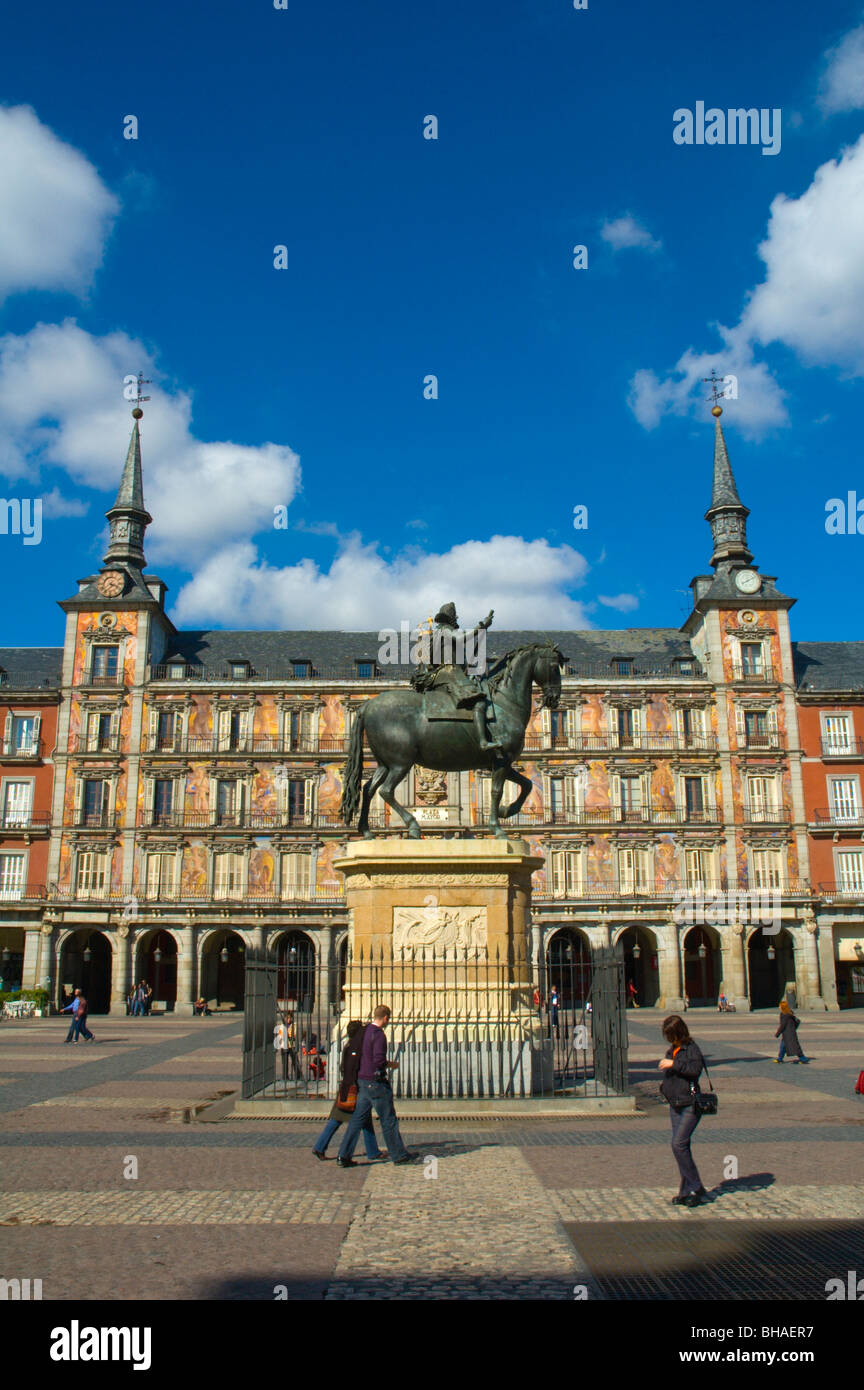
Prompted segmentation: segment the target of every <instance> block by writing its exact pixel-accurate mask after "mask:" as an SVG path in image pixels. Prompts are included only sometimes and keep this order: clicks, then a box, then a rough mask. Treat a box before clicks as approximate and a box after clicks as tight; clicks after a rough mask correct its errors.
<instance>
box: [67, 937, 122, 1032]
mask: <svg viewBox="0 0 864 1390" xmlns="http://www.w3.org/2000/svg"><path fill="white" fill-rule="evenodd" d="M57 959H58V964H59V969H58V972H57V1002H58V1005H59V1007H61V1008H62V1007H63V1006H64V1005H65V1004H68V1003H69V1002H70V1000H71V999H72V996H73V993H74V991H75V990H76V989H80V990H81V991H82V993H83V994H84V996H85V998H86V1000H87V1006H88V1010H89V1012H90V1013H91V1014H107V1013H110V1012H111V972H112V967H113V960H114V948H113V946H112V944H111V939H110V937H109V936H108V934H107V932H104V931H101V930H100V929H99V928H98V927H80V928H78V929H76V930H73V931H68V932H64V934H63V936H62V937H60V939H59V940H58V942H57Z"/></svg>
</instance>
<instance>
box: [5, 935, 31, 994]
mask: <svg viewBox="0 0 864 1390" xmlns="http://www.w3.org/2000/svg"><path fill="white" fill-rule="evenodd" d="M24 945H25V934H24V928H23V927H0V978H2V980H3V986H2V987H3V989H4V990H8V989H12V988H13V986H14V985H20V984H21V983H22V981H23V978H24Z"/></svg>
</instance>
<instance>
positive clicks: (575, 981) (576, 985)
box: [543, 923, 593, 1009]
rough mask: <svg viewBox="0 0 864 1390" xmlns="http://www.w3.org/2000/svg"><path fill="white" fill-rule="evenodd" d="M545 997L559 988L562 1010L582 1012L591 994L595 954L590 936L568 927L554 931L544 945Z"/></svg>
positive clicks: (560, 927) (549, 933)
mask: <svg viewBox="0 0 864 1390" xmlns="http://www.w3.org/2000/svg"><path fill="white" fill-rule="evenodd" d="M543 955H544V967H545V970H544V975H545V994H546V998H547V999H548V998H549V997H550V995H551V993H552V989H553V987H557V989H558V991H559V994H560V997H561V1006H562V1007H563V1008H568V1009H569V1008H581V1007H582V1005H583V1004H584V1003H585V1001H586V1000H587V998H588V995H589V992H590V990H591V978H592V973H593V969H592V959H593V956H592V951H591V942H590V940H589V939H588V936H587V934H586V933H585V932H584V931H582V930H581V929H580V928H579V927H574V926H571V925H570V924H569V923H567V924H562V925H561V926H559V927H554V928H552V929H551V930H550V931H549V932H548V934H547V936H546V940H545V942H544V952H543Z"/></svg>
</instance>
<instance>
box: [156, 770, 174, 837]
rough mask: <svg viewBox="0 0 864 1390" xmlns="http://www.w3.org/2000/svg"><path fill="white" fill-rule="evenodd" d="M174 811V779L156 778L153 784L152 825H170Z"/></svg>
mask: <svg viewBox="0 0 864 1390" xmlns="http://www.w3.org/2000/svg"><path fill="white" fill-rule="evenodd" d="M173 810H174V779H173V778H172V777H157V778H156V780H155V781H154V783H153V824H154V825H170V823H171V813H172V811H173Z"/></svg>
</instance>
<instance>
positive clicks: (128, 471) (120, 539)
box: [105, 406, 153, 570]
mask: <svg viewBox="0 0 864 1390" xmlns="http://www.w3.org/2000/svg"><path fill="white" fill-rule="evenodd" d="M143 413H144V412H143V411H142V410H141V408H140V406H136V408H135V409H134V410H133V411H132V415H133V417H134V420H135V423H134V424H133V426H132V437H131V438H130V440H129V449H128V451H127V454H126V463H125V465H124V468H123V476H122V478H121V479H120V489H119V491H118V493H117V500H116V502H115V503H114V506H113V507H112V508H111V510H110V511H108V512H106V513H105V515H106V516H107V518H108V521H109V523H110V526H111V533H110V535H111V538H110V541H109V545H108V551H107V553H106V555H105V563H106V565H118V564H120V565H131V566H133V568H135V569H138V570H142V569H144V567H145V566H146V564H147V561H146V559H145V557H144V532H145V530H146V529H147V527H148V525H149V524H150V522H151V521H152V520H153V518H152V516H151V515H150V513H149V512H148V511H147V508H146V507H145V506H144V484H143V480H142V474H141V435H140V432H139V428H138V421H139V420H140V419H141V416H142V415H143Z"/></svg>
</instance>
